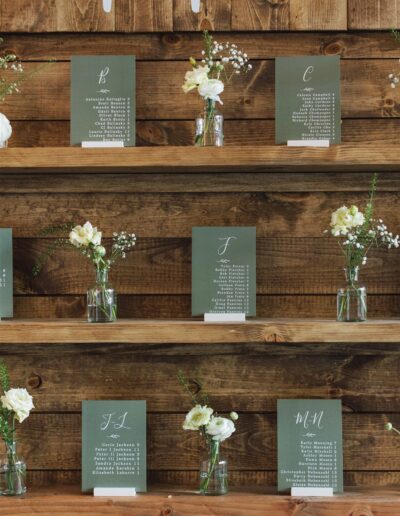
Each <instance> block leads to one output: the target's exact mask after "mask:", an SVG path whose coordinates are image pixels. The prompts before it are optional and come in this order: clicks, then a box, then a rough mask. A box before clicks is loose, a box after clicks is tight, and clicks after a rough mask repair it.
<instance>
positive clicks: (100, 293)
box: [87, 269, 117, 323]
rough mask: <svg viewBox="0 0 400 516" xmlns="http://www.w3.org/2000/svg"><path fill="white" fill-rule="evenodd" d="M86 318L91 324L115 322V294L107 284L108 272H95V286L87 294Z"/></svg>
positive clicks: (102, 270)
mask: <svg viewBox="0 0 400 516" xmlns="http://www.w3.org/2000/svg"><path fill="white" fill-rule="evenodd" d="M87 317H88V321H89V322H92V323H107V322H114V321H116V320H117V294H116V292H115V290H114V289H113V288H112V286H111V285H110V284H109V282H108V270H107V269H97V270H96V284H95V285H94V286H93V287H92V288H91V289H89V290H88V292H87Z"/></svg>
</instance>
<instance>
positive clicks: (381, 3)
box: [347, 0, 400, 30]
mask: <svg viewBox="0 0 400 516" xmlns="http://www.w3.org/2000/svg"><path fill="white" fill-rule="evenodd" d="M347 4H348V14H349V29H378V30H384V29H387V30H388V29H395V28H398V27H399V26H400V3H399V1H398V0H347Z"/></svg>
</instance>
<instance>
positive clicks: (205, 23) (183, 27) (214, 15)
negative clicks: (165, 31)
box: [174, 0, 234, 52]
mask: <svg viewBox="0 0 400 516" xmlns="http://www.w3.org/2000/svg"><path fill="white" fill-rule="evenodd" d="M233 1H234V0H233ZM231 11H232V0H202V1H201V4H200V12H199V13H194V12H193V11H192V8H191V3H190V1H187V0H174V31H201V30H209V31H229V30H231V15H232V13H231ZM200 48H202V44H200ZM197 52H198V50H197Z"/></svg>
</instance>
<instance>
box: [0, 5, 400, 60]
mask: <svg viewBox="0 0 400 516" xmlns="http://www.w3.org/2000/svg"><path fill="white" fill-rule="evenodd" d="M248 1H250V0H248ZM118 5H119V4H118ZM183 5H185V6H186V4H183ZM265 5H266V4H265ZM259 8H260V9H264V4H259ZM127 12H129V11H123V15H124V16H126V15H127ZM244 15H245V13H244V14H243V16H244ZM4 38H5V42H4V43H3V44H2V45H0V48H7V49H9V50H11V51H12V52H14V53H16V54H17V55H20V56H23V59H24V61H32V60H34V61H43V60H49V59H56V60H60V61H69V60H70V59H71V56H72V55H75V54H78V55H79V54H85V55H95V54H104V55H109V54H111V55H131V54H134V55H135V56H136V59H137V60H139V61H143V60H155V61H163V60H175V61H185V62H187V61H188V57H189V56H193V57H196V58H201V50H202V45H203V41H202V35H201V34H199V33H187V32H174V33H168V32H167V33H158V34H155V33H140V34H135V33H125V34H113V33H107V34H104V33H101V34H96V33H95V32H93V33H90V34H87V33H86V34H85V33H74V35H73V37H62V36H60V35H58V34H52V33H50V34H34V33H28V34H25V33H24V34H13V33H7V34H4ZM218 39H220V40H221V41H224V40H225V39H229V41H231V42H232V43H236V44H237V45H238V46H239V47H240V48H243V49H244V50H245V52H247V53H248V55H249V57H250V59H251V60H255V59H257V60H258V59H272V58H274V57H276V56H287V55H340V56H341V58H342V59H357V58H373V59H389V58H391V59H396V58H398V57H399V55H400V48H399V44H398V42H397V41H396V40H395V38H393V36H392V35H391V34H390V33H389V32H387V31H385V32H365V31H363V32H301V33H299V32H285V33H284V34H281V33H279V32H277V33H275V32H265V31H263V32H261V31H259V32H229V35H228V34H221V35H218Z"/></svg>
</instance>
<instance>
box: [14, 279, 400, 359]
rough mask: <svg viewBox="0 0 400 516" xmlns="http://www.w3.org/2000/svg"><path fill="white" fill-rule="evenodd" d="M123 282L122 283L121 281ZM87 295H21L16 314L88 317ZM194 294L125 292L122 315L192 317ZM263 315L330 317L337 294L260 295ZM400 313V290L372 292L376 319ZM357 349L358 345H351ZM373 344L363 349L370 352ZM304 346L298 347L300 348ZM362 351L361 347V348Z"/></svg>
mask: <svg viewBox="0 0 400 516" xmlns="http://www.w3.org/2000/svg"><path fill="white" fill-rule="evenodd" d="M118 286H119V285H118ZM85 303H86V296H85V295H84V294H81V295H70V294H69V295H51V296H45V295H41V294H34V295H18V296H15V297H14V316H15V317H16V318H17V319H27V318H29V317H30V318H42V319H43V318H44V319H49V318H50V319H53V318H57V319H60V318H69V319H71V318H72V319H73V318H84V317H85V316H86V304H85ZM191 313H192V312H191V296H190V295H189V294H186V295H185V294H181V295H174V294H121V293H119V295H118V317H120V318H128V319H129V318H132V317H137V318H139V319H148V318H150V319H151V318H153V317H154V314H157V317H158V318H159V319H171V318H173V319H188V318H190V317H191ZM257 314H258V316H259V317H271V318H282V317H289V318H292V317H309V318H312V317H319V318H324V319H329V318H330V317H334V316H335V314H336V295H335V294H330V295H327V294H324V295H318V294H313V295H311V296H310V295H309V294H280V295H279V294H274V295H273V296H271V295H258V296H257ZM399 314H400V294H395V295H388V294H387V295H376V294H371V292H369V294H368V315H369V317H371V318H373V319H383V318H385V317H386V318H396V317H399ZM349 350H350V351H354V346H350V348H349ZM369 350H371V347H370V346H368V347H367V348H365V349H364V350H363V352H364V353H370V352H371V351H369ZM300 351H301V349H297V352H300ZM358 352H359V350H358Z"/></svg>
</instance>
